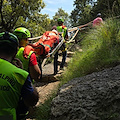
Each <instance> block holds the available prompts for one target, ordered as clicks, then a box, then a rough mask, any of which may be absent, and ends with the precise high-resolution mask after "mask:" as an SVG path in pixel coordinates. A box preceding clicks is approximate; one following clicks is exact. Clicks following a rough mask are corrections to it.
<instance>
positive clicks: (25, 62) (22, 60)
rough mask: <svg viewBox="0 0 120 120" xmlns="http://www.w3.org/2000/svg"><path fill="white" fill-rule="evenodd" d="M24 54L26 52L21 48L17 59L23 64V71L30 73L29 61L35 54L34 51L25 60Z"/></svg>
mask: <svg viewBox="0 0 120 120" xmlns="http://www.w3.org/2000/svg"><path fill="white" fill-rule="evenodd" d="M23 52H24V47H21V48H19V50H18V52H17V55H16V58H18V59H20V60H21V62H22V64H23V69H24V70H26V71H29V70H28V69H29V60H30V56H31V54H32V53H33V51H30V53H29V55H28V58H24V56H23Z"/></svg>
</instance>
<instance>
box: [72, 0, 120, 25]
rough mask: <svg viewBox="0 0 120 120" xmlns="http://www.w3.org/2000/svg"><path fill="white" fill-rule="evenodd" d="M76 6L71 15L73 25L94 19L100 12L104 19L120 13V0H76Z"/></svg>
mask: <svg viewBox="0 0 120 120" xmlns="http://www.w3.org/2000/svg"><path fill="white" fill-rule="evenodd" d="M74 6H75V8H74V10H73V11H72V13H71V16H70V18H71V21H72V25H73V26H77V25H80V24H85V23H88V22H90V21H92V20H93V19H94V18H96V15H97V13H99V12H100V13H102V17H103V18H104V19H105V18H108V17H111V16H112V17H113V16H118V15H120V11H119V9H120V0H81V1H79V0H75V1H74Z"/></svg>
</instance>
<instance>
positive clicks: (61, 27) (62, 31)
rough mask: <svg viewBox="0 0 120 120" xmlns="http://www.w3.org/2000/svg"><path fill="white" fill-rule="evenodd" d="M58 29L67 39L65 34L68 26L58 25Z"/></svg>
mask: <svg viewBox="0 0 120 120" xmlns="http://www.w3.org/2000/svg"><path fill="white" fill-rule="evenodd" d="M57 31H58V32H59V33H61V34H62V37H64V39H65V35H66V32H67V27H65V26H57Z"/></svg>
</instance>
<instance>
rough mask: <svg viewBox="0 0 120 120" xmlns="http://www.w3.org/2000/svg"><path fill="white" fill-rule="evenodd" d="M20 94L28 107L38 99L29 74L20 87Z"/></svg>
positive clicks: (33, 104)
mask: <svg viewBox="0 0 120 120" xmlns="http://www.w3.org/2000/svg"><path fill="white" fill-rule="evenodd" d="M21 96H22V98H23V100H24V103H25V104H26V106H28V107H30V106H35V105H36V104H37V102H38V100H39V95H38V92H37V90H36V88H34V87H33V86H32V83H31V78H30V76H28V77H27V79H26V81H25V84H24V85H23V87H22V90H21Z"/></svg>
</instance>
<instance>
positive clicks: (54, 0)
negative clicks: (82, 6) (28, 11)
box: [41, 0, 74, 19]
mask: <svg viewBox="0 0 120 120" xmlns="http://www.w3.org/2000/svg"><path fill="white" fill-rule="evenodd" d="M43 1H44V2H45V4H46V7H45V8H43V9H42V11H41V13H42V14H48V15H49V18H50V19H52V17H53V16H54V15H55V13H56V12H58V8H62V9H63V10H64V11H65V12H67V13H68V14H69V15H70V13H71V12H72V10H73V9H74V7H73V3H74V0H43Z"/></svg>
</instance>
